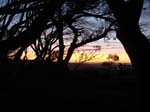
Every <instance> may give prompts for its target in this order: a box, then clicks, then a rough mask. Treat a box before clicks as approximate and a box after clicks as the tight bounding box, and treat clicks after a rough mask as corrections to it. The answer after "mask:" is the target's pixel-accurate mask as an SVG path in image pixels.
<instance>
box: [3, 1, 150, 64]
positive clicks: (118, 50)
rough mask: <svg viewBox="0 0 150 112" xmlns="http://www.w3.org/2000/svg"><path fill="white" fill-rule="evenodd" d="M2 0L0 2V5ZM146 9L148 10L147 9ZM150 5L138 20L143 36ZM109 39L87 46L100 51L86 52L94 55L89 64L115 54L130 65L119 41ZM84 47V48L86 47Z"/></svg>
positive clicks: (74, 59)
mask: <svg viewBox="0 0 150 112" xmlns="http://www.w3.org/2000/svg"><path fill="white" fill-rule="evenodd" d="M2 1H3V0H0V3H1V2H2ZM147 7H148V8H147ZM149 17H150V3H148V2H145V3H144V9H143V11H142V14H141V18H140V24H141V25H142V27H141V28H142V31H143V30H144V32H143V33H144V34H145V35H147V36H148V35H149V34H150V30H149V29H150V19H149ZM109 36H110V37H111V38H110V40H104V39H101V40H98V41H96V42H92V43H90V44H87V46H88V47H90V48H93V47H92V46H93V45H98V46H101V50H99V51H96V52H94V51H93V52H91V51H87V52H86V53H87V54H88V55H89V56H90V55H91V54H92V53H93V54H94V53H95V54H96V58H94V59H92V60H90V61H89V62H90V63H99V62H104V61H108V60H107V57H108V55H109V54H116V55H118V56H119V61H118V62H122V63H130V59H129V57H128V55H127V53H126V51H125V50H124V48H123V46H122V44H121V43H120V41H119V40H118V39H116V40H114V37H115V35H114V34H112V35H109ZM87 46H86V47H87ZM81 53H82V51H81V52H76V53H74V54H73V56H72V58H71V60H70V62H78V61H79V57H80V56H81ZM28 57H29V58H31V59H32V58H33V57H35V54H33V53H32V54H28Z"/></svg>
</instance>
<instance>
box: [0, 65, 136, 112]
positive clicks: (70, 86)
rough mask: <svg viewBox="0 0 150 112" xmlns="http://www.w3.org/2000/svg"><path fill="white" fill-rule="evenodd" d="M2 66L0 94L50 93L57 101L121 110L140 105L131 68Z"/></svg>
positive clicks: (124, 110) (37, 94) (47, 94)
mask: <svg viewBox="0 0 150 112" xmlns="http://www.w3.org/2000/svg"><path fill="white" fill-rule="evenodd" d="M1 68H2V69H1V73H0V74H1V80H2V81H1V92H0V95H1V96H38V97H39V96H49V97H51V98H53V99H55V100H54V101H56V102H62V103H65V104H76V103H77V104H101V106H107V107H112V108H114V109H117V110H120V111H121V112H128V111H131V110H132V109H133V110H134V109H135V108H136V106H137V105H136V75H135V73H134V71H133V70H132V69H124V70H114V69H106V68H105V69H104V68H98V69H97V68H95V67H90V66H89V67H85V68H84V69H80V70H76V71H70V72H68V71H67V72H62V71H59V69H58V68H56V67H55V65H52V64H48V63H26V64H18V65H16V64H15V65H13V64H9V65H1ZM56 99H58V100H56ZM107 109H108V110H109V109H110V110H111V108H107ZM132 112H133V111H132Z"/></svg>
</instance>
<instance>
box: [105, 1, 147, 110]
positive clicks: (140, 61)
mask: <svg viewBox="0 0 150 112" xmlns="http://www.w3.org/2000/svg"><path fill="white" fill-rule="evenodd" d="M143 2H144V0H136V1H135V0H130V1H128V2H125V1H123V0H116V1H113V0H108V4H109V6H110V8H111V10H112V12H113V14H114V16H115V18H116V21H117V22H118V26H119V30H118V32H117V37H118V39H119V40H120V41H121V43H122V44H123V46H124V48H125V50H126V52H127V54H128V56H129V58H130V60H131V62H132V65H133V67H134V68H135V70H136V72H137V76H136V79H137V93H136V94H137V102H136V103H137V104H138V108H139V107H140V106H141V104H142V103H143V104H144V105H145V103H144V102H146V101H144V102H143V101H141V98H142V99H146V97H147V96H149V92H148V90H147V89H144V88H145V87H147V86H148V82H149V81H148V78H147V75H148V74H149V73H150V71H149V67H148V65H149V63H150V53H149V51H150V43H149V41H148V39H147V38H146V37H145V35H143V34H142V32H141V31H140V28H139V18H140V15H141V11H142V6H143ZM141 82H142V83H141ZM139 105H140V106H139Z"/></svg>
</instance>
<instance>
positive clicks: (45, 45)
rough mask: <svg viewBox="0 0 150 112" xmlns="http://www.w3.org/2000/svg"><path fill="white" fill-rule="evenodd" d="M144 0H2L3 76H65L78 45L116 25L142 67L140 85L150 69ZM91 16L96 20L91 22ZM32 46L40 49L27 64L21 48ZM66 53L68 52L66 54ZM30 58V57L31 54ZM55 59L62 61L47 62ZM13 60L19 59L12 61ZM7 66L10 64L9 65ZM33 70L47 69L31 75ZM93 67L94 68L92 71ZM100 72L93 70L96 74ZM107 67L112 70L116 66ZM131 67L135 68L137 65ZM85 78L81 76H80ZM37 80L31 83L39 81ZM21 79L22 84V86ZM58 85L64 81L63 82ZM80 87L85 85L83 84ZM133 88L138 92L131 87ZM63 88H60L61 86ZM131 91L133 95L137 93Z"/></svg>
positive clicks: (0, 44)
mask: <svg viewBox="0 0 150 112" xmlns="http://www.w3.org/2000/svg"><path fill="white" fill-rule="evenodd" d="M107 3H108V4H107ZM143 3H144V0H136V1H135V0H6V1H2V2H1V4H0V5H1V6H0V68H1V69H2V71H1V73H2V75H1V77H2V78H1V79H6V80H7V78H6V77H7V76H4V75H5V73H6V74H7V75H8V76H11V75H12V74H13V75H14V74H15V78H16V79H17V78H18V77H19V78H18V79H19V80H20V79H21V78H20V76H18V75H19V74H23V75H21V76H23V77H27V79H29V78H31V79H34V78H35V77H36V78H38V77H40V78H39V79H40V80H43V81H42V83H43V84H45V83H44V79H45V77H47V78H48V79H51V78H52V77H53V76H54V74H53V75H49V74H50V73H51V72H54V71H55V72H57V73H58V75H56V77H55V78H52V79H57V78H59V77H61V78H62V77H63V75H62V74H61V73H60V72H61V71H65V69H66V67H67V64H68V62H69V60H70V58H71V56H72V54H73V52H74V50H75V49H76V48H78V47H81V46H82V45H85V44H87V43H89V42H93V41H96V40H98V39H101V38H105V37H106V36H107V34H108V33H109V31H111V30H113V31H116V36H117V38H118V39H119V40H120V41H121V43H122V44H123V46H124V48H125V50H126V52H127V54H128V55H129V57H130V60H131V62H132V65H133V67H134V68H135V70H136V72H137V80H138V87H140V86H141V84H140V81H141V80H142V79H145V75H143V74H144V73H146V74H147V73H149V67H148V66H147V65H148V64H149V63H150V58H149V57H150V53H149V51H150V43H149V40H148V39H147V38H146V36H145V35H143V33H142V31H141V29H140V27H139V19H140V15H141V11H142V8H143ZM92 21H94V22H95V23H92ZM29 47H30V48H32V49H33V50H34V52H35V53H36V60H35V61H31V62H30V61H29V63H30V65H28V64H23V63H25V62H22V61H21V60H20V59H21V56H22V54H23V53H24V52H25V54H26V53H27V52H28V51H26V50H27V48H29ZM65 53H66V54H67V55H66V56H65V57H64V54H65ZM111 58H112V57H111ZM25 59H27V56H26V55H25ZM112 59H114V61H117V60H118V59H119V58H118V57H117V56H115V57H113V58H112ZM54 60H55V61H56V62H57V64H58V65H57V67H56V64H54V63H48V61H49V62H53V61H54ZM14 61H15V64H14V63H12V62H14ZM16 62H17V64H16ZM32 62H33V63H32ZM43 63H44V64H43ZM26 65H27V66H26ZM15 67H16V68H20V69H19V70H18V71H17V72H16V71H15V72H13V70H16V68H15ZM5 68H7V69H8V70H7V71H4V69H5ZM57 68H60V69H61V70H59V69H57ZM40 70H41V71H42V72H41V71H40ZM31 71H32V72H33V73H34V72H35V71H36V72H35V73H38V72H39V73H40V74H42V73H43V74H44V75H42V76H41V75H40V76H38V75H37V74H36V76H35V75H33V74H32V75H31ZM12 72H13V73H12ZM88 72H89V73H90V71H88ZM65 73H66V72H65ZM98 73H99V72H94V74H98ZM103 73H104V74H105V73H106V74H109V75H110V74H111V72H110V73H108V72H103ZM132 73H133V74H134V72H133V71H132ZM66 74H67V73H66ZM75 74H77V72H76V73H75ZM83 74H84V75H85V74H87V72H83ZM28 75H30V76H28ZM73 75H74V74H73ZM109 75H108V77H109ZM32 76H33V77H32ZM98 76H99V75H98ZM68 77H69V76H68ZM143 77H144V78H143ZM80 78H82V77H80ZM80 78H77V79H78V80H79V82H80ZM62 79H63V78H62ZM78 80H77V82H78ZM94 81H95V80H94ZM121 81H122V80H121ZM3 82H4V81H3ZM29 82H30V81H29ZM31 82H32V81H31ZM37 82H38V81H37ZM133 82H134V81H133ZM144 82H145V83H144V85H146V82H148V81H144ZM4 83H5V84H6V83H7V82H4ZM33 83H34V82H32V83H31V85H34V84H33ZM9 84H10V83H9ZM19 84H20V83H19ZM19 84H18V85H17V86H20V85H19ZM36 84H37V83H36ZM111 84H112V83H111ZM111 84H110V85H111ZM113 84H114V83H113ZM124 84H125V83H124ZM130 84H132V83H130ZM130 84H129V83H128V84H127V85H130ZM10 85H11V84H10ZM29 85H30V84H29ZM29 85H28V86H27V87H29ZM59 85H60V86H61V83H59ZM83 85H84V84H83ZM99 85H101V84H99ZM114 85H115V84H114ZM49 86H50V84H49ZM73 86H74V85H73ZM78 87H80V84H78ZM83 87H84V86H83ZM114 87H115V86H114ZM117 87H118V86H117ZM128 87H129V86H128ZM128 87H126V88H128ZM132 87H133V86H132ZM81 88H82V87H80V89H81ZM118 88H119V87H118ZM126 88H124V89H126ZM129 88H130V87H129ZM67 89H68V88H67ZM91 90H92V88H91ZM127 90H128V89H127ZM128 91H130V92H133V91H132V89H131V88H130V89H129V90H128ZM86 92H88V91H86ZM59 93H61V92H60V91H59ZM66 93H67V92H66ZM83 93H84V92H83ZM98 93H100V90H98ZM145 93H146V92H145ZM126 96H128V95H126ZM129 96H130V98H131V96H132V95H131V94H130V95H129ZM100 99H101V98H100V96H99V100H100ZM118 99H119V98H118ZM129 103H130V102H129Z"/></svg>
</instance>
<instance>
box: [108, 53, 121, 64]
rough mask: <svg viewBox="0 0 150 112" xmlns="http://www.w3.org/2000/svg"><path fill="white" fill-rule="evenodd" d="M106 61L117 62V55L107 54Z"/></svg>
mask: <svg viewBox="0 0 150 112" xmlns="http://www.w3.org/2000/svg"><path fill="white" fill-rule="evenodd" d="M107 59H108V60H112V61H114V62H116V61H119V56H118V55H117V54H109V55H108V57H107Z"/></svg>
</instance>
